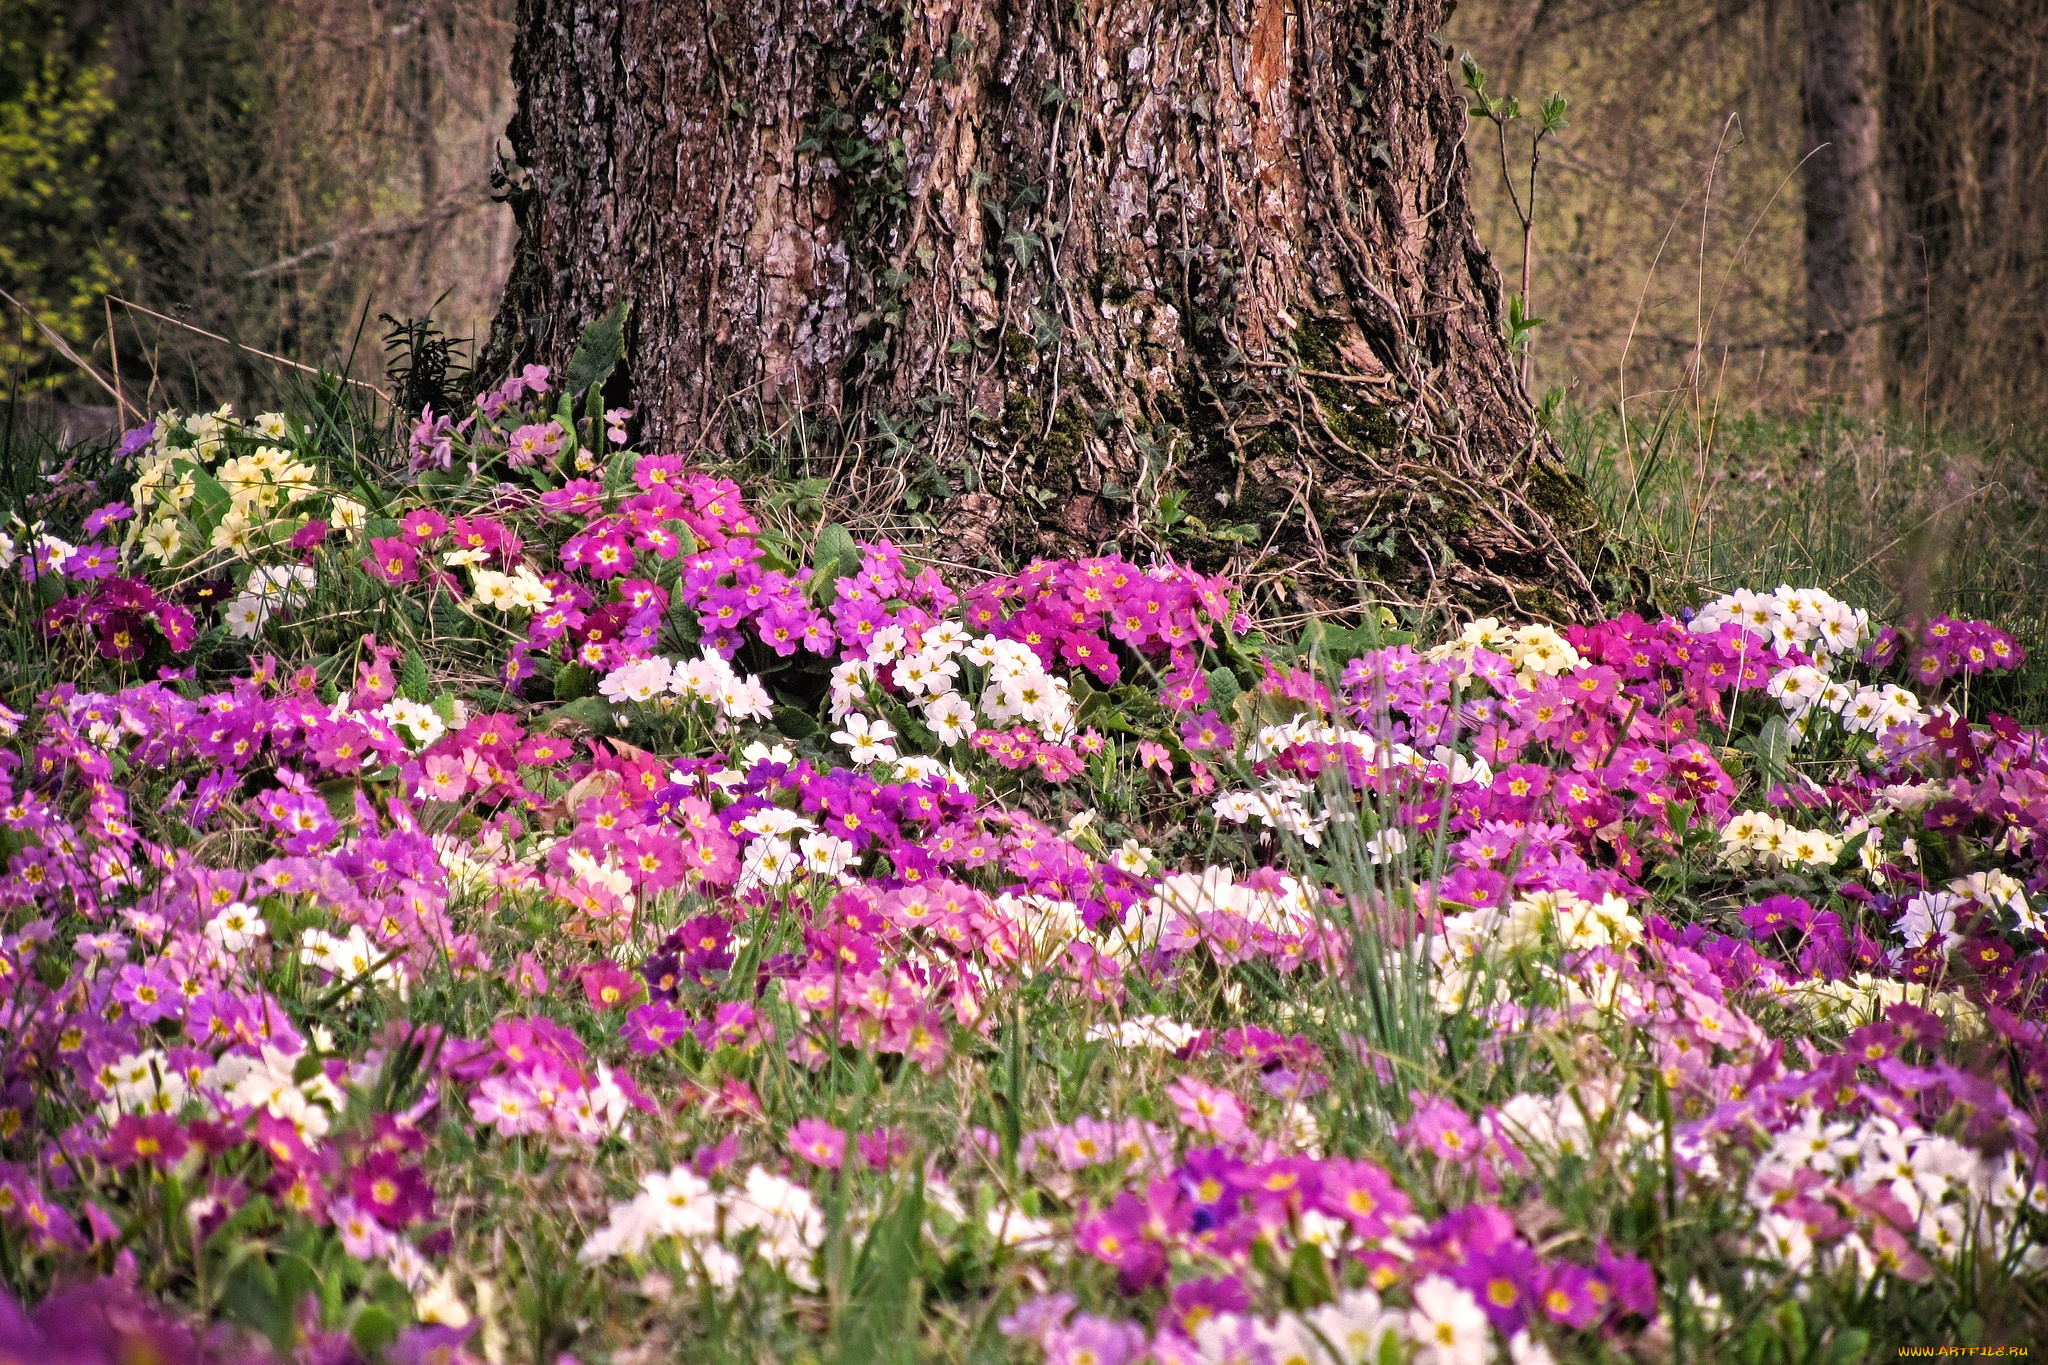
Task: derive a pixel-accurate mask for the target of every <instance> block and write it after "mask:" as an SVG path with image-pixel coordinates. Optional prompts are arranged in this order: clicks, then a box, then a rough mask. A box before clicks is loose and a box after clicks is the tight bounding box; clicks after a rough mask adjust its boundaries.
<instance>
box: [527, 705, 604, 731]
mask: <svg viewBox="0 0 2048 1365" xmlns="http://www.w3.org/2000/svg"><path fill="white" fill-rule="evenodd" d="M558 720H572V721H575V722H576V723H577V724H578V725H581V726H583V727H584V728H586V729H588V730H590V731H592V732H593V733H595V734H600V735H608V734H610V733H611V731H612V708H611V705H610V704H609V703H608V702H606V701H605V699H604V698H603V697H578V698H577V699H576V700H575V701H572V702H570V703H569V704H568V705H567V706H562V707H557V708H556V709H555V710H553V711H550V712H548V714H547V715H546V716H545V717H543V718H542V721H541V726H542V728H543V729H545V728H546V727H547V726H548V724H549V723H551V722H554V721H558Z"/></svg>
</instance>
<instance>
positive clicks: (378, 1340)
mask: <svg viewBox="0 0 2048 1365" xmlns="http://www.w3.org/2000/svg"><path fill="white" fill-rule="evenodd" d="M348 1334H349V1336H351V1337H353V1338H354V1339H355V1343H356V1349H358V1350H360V1351H362V1352H363V1354H365V1355H367V1356H369V1357H370V1358H371V1359H372V1360H376V1359H380V1358H381V1357H382V1356H383V1353H384V1348H385V1347H386V1346H389V1345H390V1344H391V1343H392V1342H394V1341H396V1340H398V1317H397V1315H396V1314H394V1313H393V1312H392V1311H391V1310H390V1309H388V1308H385V1307H383V1306H381V1305H379V1304H374V1303H372V1304H367V1305H365V1306H364V1307H363V1310H362V1311H361V1312H359V1313H357V1314H356V1320H355V1322H353V1323H352V1324H350V1326H349V1329H348Z"/></svg>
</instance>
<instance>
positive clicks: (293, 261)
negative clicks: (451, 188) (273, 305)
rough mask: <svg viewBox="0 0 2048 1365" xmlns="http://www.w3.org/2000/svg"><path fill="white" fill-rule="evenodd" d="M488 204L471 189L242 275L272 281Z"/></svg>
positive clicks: (476, 189)
mask: <svg viewBox="0 0 2048 1365" xmlns="http://www.w3.org/2000/svg"><path fill="white" fill-rule="evenodd" d="M487 202H488V198H487V197H486V196H485V195H484V194H483V193H482V191H481V188H480V187H478V186H470V187H469V189H468V191H467V192H465V193H464V194H462V195H459V196H457V197H456V198H453V199H444V200H443V201H441V202H440V203H439V204H436V205H435V206H434V207H433V208H431V209H428V210H427V211H426V212H425V213H423V214H421V215H420V216H419V217H417V218H408V219H406V220H404V221H403V222H398V223H371V224H369V225H368V226H367V227H359V228H355V229H353V230H351V231H349V232H344V233H342V234H341V235H340V236H339V237H335V238H332V239H331V240H329V241H325V242H322V243H320V244H319V245H318V246H309V247H307V248H306V249H305V250H304V251H295V252H293V253H292V254H291V255H289V256H286V257H283V258H281V259H279V260H275V261H272V262H271V263H270V264H269V265H259V266H257V267H256V268H255V269H254V270H251V271H249V272H248V273H247V274H245V275H243V276H242V278H243V279H245V280H264V279H269V278H270V277H271V276H272V275H282V274H285V273H286V272H288V271H292V270H296V269H298V268H299V267H300V266H302V265H305V264H306V263H307V262H309V261H317V260H319V259H320V258H321V257H322V256H333V255H335V254H337V253H338V252H340V251H341V250H342V249H343V248H345V247H351V246H354V245H355V244H356V243H357V242H375V241H382V240H385V239H387V238H391V237H405V236H408V235H410V234H412V233H415V232H419V231H421V230H422V229H424V228H430V227H432V226H433V225H434V224H436V223H442V222H446V221H447V220H448V219H450V218H454V217H457V216H459V215H461V214H463V213H466V212H468V211H469V210H470V209H473V208H475V207H476V206H477V205H479V204H483V203H487Z"/></svg>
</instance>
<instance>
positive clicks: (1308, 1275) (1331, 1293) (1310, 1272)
mask: <svg viewBox="0 0 2048 1365" xmlns="http://www.w3.org/2000/svg"><path fill="white" fill-rule="evenodd" d="M1336 1297H1337V1288H1336V1285H1335V1284H1333V1283H1332V1282H1331V1280H1330V1263H1329V1261H1327V1260H1326V1259H1324V1257H1323V1252H1322V1248H1321V1247H1318V1246H1317V1245H1316V1244H1315V1243H1313V1242H1303V1243H1302V1244H1301V1245H1300V1246H1298V1247H1296V1248H1295V1249H1294V1256H1293V1257H1292V1259H1290V1260H1289V1261H1288V1263H1287V1304H1288V1306H1289V1307H1290V1308H1297V1309H1299V1308H1314V1307H1315V1306H1316V1305H1317V1304H1323V1303H1328V1302H1329V1301H1330V1300H1331V1299H1334V1298H1336Z"/></svg>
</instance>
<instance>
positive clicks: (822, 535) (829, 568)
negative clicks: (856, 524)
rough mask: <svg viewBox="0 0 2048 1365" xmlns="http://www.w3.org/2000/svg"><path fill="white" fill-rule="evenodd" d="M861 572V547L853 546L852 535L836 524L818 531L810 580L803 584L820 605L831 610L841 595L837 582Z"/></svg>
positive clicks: (812, 557)
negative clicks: (833, 603) (834, 601)
mask: <svg viewBox="0 0 2048 1365" xmlns="http://www.w3.org/2000/svg"><path fill="white" fill-rule="evenodd" d="M858 572H860V547H859V546H857V545H855V544H854V543H853V533H852V532H851V531H848V530H847V529H846V528H845V527H844V526H841V525H840V524H839V523H838V522H836V521H835V522H833V523H832V524H831V525H829V526H827V527H826V528H825V529H824V530H822V531H820V532H818V539H817V542H816V543H815V544H814V545H812V547H811V580H810V582H808V583H806V584H805V585H804V591H805V592H806V593H808V594H809V595H810V598H811V600H812V601H813V602H816V603H817V604H818V605H819V606H821V607H829V606H831V605H832V602H833V599H835V598H836V597H838V595H839V589H838V588H837V587H836V586H835V585H836V583H837V582H838V580H839V579H840V578H843V577H844V576H845V575H847V574H850V573H858Z"/></svg>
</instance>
